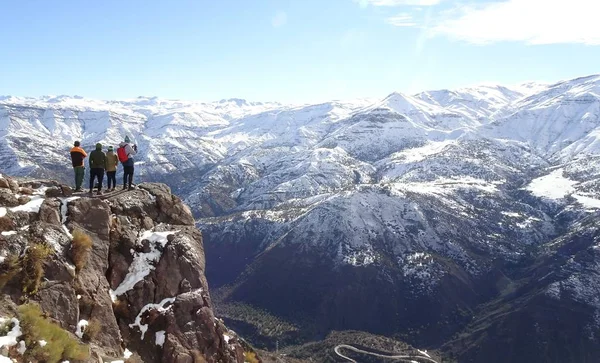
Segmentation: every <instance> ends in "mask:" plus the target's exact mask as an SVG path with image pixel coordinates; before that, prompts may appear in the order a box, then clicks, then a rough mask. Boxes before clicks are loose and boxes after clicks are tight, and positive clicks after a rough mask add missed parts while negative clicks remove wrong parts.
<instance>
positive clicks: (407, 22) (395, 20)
mask: <svg viewBox="0 0 600 363" xmlns="http://www.w3.org/2000/svg"><path fill="white" fill-rule="evenodd" d="M385 22H386V23H388V24H390V25H393V26H405V27H409V26H416V25H417V23H415V22H414V19H413V17H412V15H410V14H408V13H400V14H398V15H395V16H392V17H389V18H387V19H385Z"/></svg>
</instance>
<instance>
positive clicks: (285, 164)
mask: <svg viewBox="0 0 600 363" xmlns="http://www.w3.org/2000/svg"><path fill="white" fill-rule="evenodd" d="M0 135H2V136H3V137H2V139H1V140H0V165H2V167H1V168H0V172H2V173H7V174H16V175H35V176H39V177H42V176H44V177H46V176H51V177H53V178H62V179H63V180H67V181H69V180H71V179H72V170H71V168H70V162H69V158H68V150H69V148H70V145H71V144H72V142H73V140H76V139H79V140H81V141H82V144H83V146H84V147H85V148H86V149H91V148H92V147H93V145H94V144H95V143H97V142H102V143H103V144H108V145H116V144H117V143H118V142H120V141H121V140H122V139H123V137H124V136H125V135H128V136H130V137H131V138H132V140H134V142H135V143H137V144H138V146H139V154H138V156H136V178H137V179H138V180H140V179H143V180H146V181H159V182H165V183H167V184H169V185H170V186H171V187H172V189H173V191H174V192H175V193H176V194H178V195H180V196H181V197H182V198H184V199H185V202H186V203H187V204H188V205H190V206H191V208H192V210H193V212H194V215H195V216H196V218H197V221H198V225H199V227H200V228H201V229H202V231H203V234H204V238H205V248H206V254H207V259H208V263H207V275H208V278H209V280H210V281H211V284H212V285H213V286H215V287H219V286H222V285H227V284H232V283H234V282H235V285H232V286H233V287H232V288H231V289H229V290H228V294H229V295H228V296H229V298H230V299H232V300H233V301H242V302H246V303H250V304H251V305H253V306H256V307H258V308H261V309H265V310H266V311H269V312H272V313H276V314H277V315H278V316H283V317H286V318H290V319H293V318H295V317H297V314H300V315H302V314H304V315H303V316H305V317H312V318H314V321H313V322H312V324H314V325H312V326H314V327H319V328H322V329H340V330H343V329H361V330H369V331H372V332H384V333H390V334H394V333H403V334H404V333H408V332H410V334H409V335H410V336H411V337H412V339H414V340H415V341H417V342H419V343H420V344H423V345H431V344H438V343H440V342H442V341H445V339H448V338H449V337H450V336H452V335H453V334H455V333H456V332H457V331H458V330H457V329H459V327H462V326H463V325H461V324H463V323H464V321H463V320H462V319H464V317H465V315H464V314H465V311H471V309H473V308H474V307H475V306H477V305H478V304H479V303H482V302H485V301H490V299H493V298H496V297H497V296H500V295H502V296H505V297H506V298H509V297H514V296H515V295H514V294H513V291H512V290H511V289H514V288H515V286H517V282H518V281H514V282H513V281H510V279H512V278H515V276H513V275H511V273H512V272H514V271H513V270H510V271H507V270H504V269H505V267H506V266H509V267H510V268H515V269H518V268H529V267H530V265H529V264H531V263H532V261H535V260H536V258H537V256H538V254H539V251H543V252H544V253H546V252H547V251H550V250H552V248H553V247H552V246H554V245H555V244H556V242H553V241H571V242H572V243H574V244H576V246H575V247H573V248H571V247H569V248H566V247H565V248H564V249H561V250H559V251H558V252H557V253H558V254H559V257H560V258H559V259H556V258H553V257H551V256H550V257H548V258H547V260H544V261H543V263H544V264H553V263H556V261H559V260H560V259H561V258H563V257H564V258H568V254H569V253H571V252H572V251H577V253H580V254H584V252H582V251H584V250H585V248H586V246H587V244H586V243H591V242H590V241H587V240H585V241H584V242H580V238H579V237H578V235H577V233H576V232H577V231H579V230H580V229H581V228H580V227H581V226H582V225H585V226H591V225H593V224H594V223H596V219H597V215H598V212H599V211H600V76H598V75H595V76H589V77H583V78H578V79H573V80H569V81H562V82H558V83H555V84H547V85H542V84H536V83H527V84H523V85H517V86H510V87H503V86H494V85H485V86H477V87H467V88H462V89H458V90H437V91H429V92H422V93H419V94H416V95H407V94H402V93H391V94H390V95H388V96H387V97H385V98H384V99H381V100H368V99H362V100H353V101H333V102H327V103H322V104H316V105H284V104H278V103H259V102H248V101H245V100H239V99H229V100H222V101H218V102H212V103H200V102H192V101H172V100H162V99H157V98H142V97H140V98H137V99H131V100H124V101H97V100H88V99H84V98H81V97H68V96H59V97H42V98H21V97H0ZM594 218H596V219H594ZM582 221H585V223H584V224H581V223H583V222H582ZM586 231H588V229H586ZM589 231H590V233H592V232H593V231H592V230H591V229H589ZM569 233H570V234H569ZM565 236H567V237H565ZM571 242H564V243H567V244H568V243H571ZM561 243H563V242H561ZM573 253H575V252H573ZM565 254H566V255H565ZM596 255H597V253H596V254H592V255H590V256H596ZM590 258H591V259H594V258H595V257H590ZM588 262H589V261H588ZM540 263H542V262H540ZM586 263H587V262H586ZM589 265H590V266H592V265H594V263H590V264H589ZM548 268H551V267H548ZM594 273H595V272H594ZM515 274H516V272H515ZM530 275H531V274H525V276H530ZM565 276H566V275H565ZM553 278H554V279H555V280H554V281H553V283H555V284H558V285H559V286H562V285H561V284H562V283H565V284H566V283H567V282H565V281H562V280H561V278H564V276H563V275H560V274H556V276H553ZM289 281H294V282H295V283H294V284H289ZM315 281H318V283H315ZM366 281H368V283H367V282H366ZM265 283H268V286H270V289H269V290H270V291H277V296H273V295H270V294H269V293H265V289H263V288H262V287H263V286H264V284H265ZM519 283H520V282H519ZM504 288H506V289H507V291H508V292H507V291H505V290H504ZM586 288H587V287H586V286H582V289H583V290H585V289H586ZM531 289H532V290H531V291H542V288H538V286H537V285H535V283H534V284H533V286H532V287H531ZM589 289H592V287H589V288H588V290H589ZM505 293H506V294H505ZM578 293H580V294H593V293H594V291H593V289H592V290H589V291H587V290H585V291H578ZM374 295H377V296H380V295H381V296H380V297H379V298H378V300H377V306H378V308H377V309H370V308H369V307H370V306H372V304H373V302H372V299H371V297H372V296H374ZM565 296H566V295H565ZM565 299H566V298H565ZM590 301H591V300H590ZM341 302H343V303H341ZM449 302H450V303H449ZM564 303H565V304H566V305H565V306H566V310H565V311H568V310H569V309H568V299H567V300H564ZM588 303H589V304H588V305H589V306H588V307H587V308H589V311H590V312H591V313H590V314H588V315H589V316H588V315H585V316H584V317H583V318H585V319H587V318H589V320H590V321H594V319H593V316H594V314H598V315H600V305H599V304H598V303H597V302H596V301H595V300H594V301H591V302H588ZM531 304H533V305H532V306H534V307H535V302H532V303H531ZM423 306H427V307H429V308H428V309H429V310H428V313H427V314H425V315H426V316H424V315H423V314H422V309H423ZM542 310H543V309H542ZM357 311H360V312H361V313H362V314H358V315H357V314H356V312H357ZM534 311H537V310H534ZM586 311H587V310H586ZM586 314H587V313H586ZM467 315H469V314H467ZM498 316H504V315H503V314H498ZM534 318H537V317H534ZM583 318H582V319H583ZM532 319H533V318H532ZM484 320H485V319H484ZM515 321H519V319H518V318H516V320H515ZM485 322H487V321H485ZM444 324H446V325H444ZM309 325H310V324H309ZM598 328H600V323H598V324H596V325H594V326H592V327H591V329H598ZM403 329H404V330H403ZM428 329H429V330H428ZM556 329H557V328H556V327H555V326H550V327H548V331H553V330H556ZM475 331H477V329H475ZM419 334H421V335H419ZM419 339H422V340H419ZM594 339H595V338H594ZM531 346H533V345H531ZM505 351H514V350H512V349H511V348H510V347H507V348H506V349H505ZM478 358H481V357H478ZM580 360H581V359H580ZM474 361H478V360H477V359H475V360H474ZM479 361H481V359H480V360H479ZM506 361H514V360H511V359H508V360H506Z"/></svg>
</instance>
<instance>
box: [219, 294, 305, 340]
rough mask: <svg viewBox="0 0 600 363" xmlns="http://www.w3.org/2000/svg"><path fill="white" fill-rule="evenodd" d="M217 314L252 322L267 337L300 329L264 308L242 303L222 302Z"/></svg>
mask: <svg viewBox="0 0 600 363" xmlns="http://www.w3.org/2000/svg"><path fill="white" fill-rule="evenodd" d="M216 310H217V314H219V315H220V316H222V317H224V318H229V319H234V320H241V321H247V322H252V325H253V326H255V327H256V328H257V330H258V332H259V333H260V334H261V335H263V336H266V337H277V336H280V335H283V334H285V333H290V332H295V331H298V327H296V326H295V325H293V324H291V323H289V322H287V321H284V320H283V319H281V318H279V317H277V316H274V315H272V314H270V313H268V312H266V311H264V310H261V309H257V308H255V307H253V306H250V305H247V304H242V303H237V302H235V303H221V304H219V305H218V308H217V309H216Z"/></svg>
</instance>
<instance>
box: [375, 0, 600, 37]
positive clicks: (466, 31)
mask: <svg viewBox="0 0 600 363" xmlns="http://www.w3.org/2000/svg"><path fill="white" fill-rule="evenodd" d="M382 1H384V0H382ZM599 11H600V1H598V0H568V1H566V0H508V1H503V2H494V3H487V4H485V5H482V6H481V5H480V6H468V7H461V8H458V9H455V11H453V12H451V13H448V14H447V17H446V18H445V19H442V20H441V21H439V22H437V24H436V25H434V26H433V27H432V28H431V30H430V36H434V35H440V34H442V35H447V36H449V37H451V38H454V39H459V40H464V41H467V42H470V43H474V44H489V43H494V42H502V41H514V42H525V43H527V44H557V43H581V44H588V45H600V26H598V13H599Z"/></svg>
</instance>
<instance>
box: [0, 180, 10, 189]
mask: <svg viewBox="0 0 600 363" xmlns="http://www.w3.org/2000/svg"><path fill="white" fill-rule="evenodd" d="M0 188H10V185H9V184H8V180H6V179H4V178H0Z"/></svg>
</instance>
